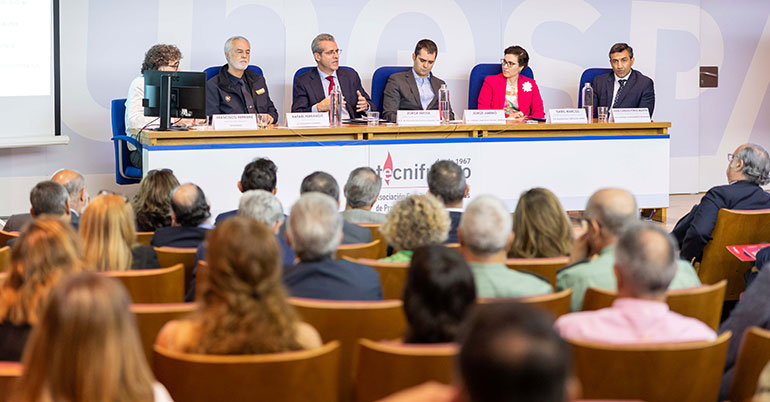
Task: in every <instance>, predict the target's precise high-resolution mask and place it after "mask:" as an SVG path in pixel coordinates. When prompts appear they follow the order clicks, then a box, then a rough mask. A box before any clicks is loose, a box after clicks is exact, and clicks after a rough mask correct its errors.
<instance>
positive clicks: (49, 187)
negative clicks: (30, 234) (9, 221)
mask: <svg viewBox="0 0 770 402" xmlns="http://www.w3.org/2000/svg"><path fill="white" fill-rule="evenodd" d="M29 203H30V205H31V208H30V209H29V216H30V222H31V220H32V219H36V218H38V217H40V216H43V215H45V216H53V217H56V218H58V219H61V220H62V221H64V222H67V223H70V219H71V217H72V210H71V209H70V200H69V194H67V189H66V188H64V186H62V185H61V184H59V183H56V182H54V181H51V180H46V181H41V182H40V183H37V184H36V185H35V187H33V188H32V191H30V192H29ZM26 227H27V224H26V223H25V224H24V225H22V227H21V228H20V230H24V229H25V228H26ZM76 229H77V228H76ZM15 241H16V239H15V238H14V239H10V240H8V242H7V243H6V244H5V246H8V247H13V243H14V242H15Z"/></svg>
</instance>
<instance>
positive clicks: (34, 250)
mask: <svg viewBox="0 0 770 402" xmlns="http://www.w3.org/2000/svg"><path fill="white" fill-rule="evenodd" d="M82 256H83V250H82V249H81V247H80V239H78V237H77V234H75V230H74V229H72V226H71V225H70V224H69V223H64V222H62V221H60V220H59V219H56V218H53V217H45V216H43V217H40V218H37V219H35V220H33V221H32V222H31V223H30V224H29V226H28V227H27V228H26V229H25V230H24V231H23V232H22V233H21V235H20V236H19V238H18V240H16V242H15V243H14V245H13V249H12V250H11V267H10V270H9V272H8V278H7V279H6V280H5V281H4V282H3V283H2V284H1V285H0V361H2V360H8V361H19V360H20V359H21V353H22V351H23V350H24V345H25V344H26V342H27V337H28V336H29V333H30V331H31V330H32V326H34V325H36V324H37V323H38V321H39V318H40V314H41V313H42V306H43V305H44V304H45V303H44V301H45V299H46V297H47V295H48V291H49V290H50V289H51V287H52V286H53V285H54V284H56V282H58V281H59V279H61V277H62V276H64V275H66V274H69V273H71V272H77V271H80V270H81V268H82Z"/></svg>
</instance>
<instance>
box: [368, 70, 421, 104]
mask: <svg viewBox="0 0 770 402" xmlns="http://www.w3.org/2000/svg"><path fill="white" fill-rule="evenodd" d="M411 68H412V67H401V66H385V67H380V68H378V69H376V70H374V75H372V92H371V94H370V95H371V96H372V102H373V103H374V107H376V108H377V110H379V111H380V112H382V99H383V95H384V94H385V84H387V83H388V78H389V77H390V75H391V74H395V73H400V72H402V71H409V70H410V69H411Z"/></svg>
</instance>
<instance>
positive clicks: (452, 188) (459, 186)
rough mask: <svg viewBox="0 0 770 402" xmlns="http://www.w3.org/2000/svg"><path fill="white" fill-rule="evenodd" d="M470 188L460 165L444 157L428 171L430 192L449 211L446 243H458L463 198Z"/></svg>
mask: <svg viewBox="0 0 770 402" xmlns="http://www.w3.org/2000/svg"><path fill="white" fill-rule="evenodd" d="M469 191H470V188H469V187H468V184H466V183H465V173H464V172H463V169H462V168H461V167H460V165H458V164H456V163H454V162H452V161H450V160H447V159H444V160H439V161H436V162H435V163H434V164H433V165H432V166H431V167H430V170H429V171H428V192H429V193H431V194H433V195H435V196H436V197H437V198H438V199H439V200H441V202H443V203H444V207H445V208H446V209H447V211H449V219H450V220H451V224H450V226H449V235H448V236H447V239H446V243H457V228H458V227H459V226H460V218H462V216H463V199H465V197H467V196H468V192H469Z"/></svg>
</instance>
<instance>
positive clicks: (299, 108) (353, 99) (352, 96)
mask: <svg viewBox="0 0 770 402" xmlns="http://www.w3.org/2000/svg"><path fill="white" fill-rule="evenodd" d="M337 80H338V81H339V85H340V88H341V89H342V97H343V98H345V101H346V102H347V104H346V105H345V106H346V108H347V110H348V114H349V115H350V117H351V118H356V117H361V116H363V115H364V113H365V112H364V113H358V112H356V103H357V102H358V95H357V94H356V91H359V92H361V96H363V97H364V98H366V101H367V102H369V107H370V108H371V109H372V110H376V109H375V107H374V103H372V100H371V99H370V98H369V94H368V93H366V90H365V89H364V87H363V86H362V85H361V78H359V77H358V73H357V72H355V71H353V70H348V69H346V68H340V69H337ZM324 81H326V80H324ZM328 87H329V83H328V82H321V76H320V75H319V74H318V69H317V68H314V69H311V70H310V71H308V72H306V73H304V74H302V75H300V76H299V77H297V79H296V80H294V99H292V101H291V111H292V112H294V113H298V112H305V113H306V112H310V111H311V110H312V109H311V108H312V107H313V105H315V104H316V103H318V102H320V101H322V100H324V99H325V98H326V97H327V96H328V92H329V91H328V90H327V88H328Z"/></svg>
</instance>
